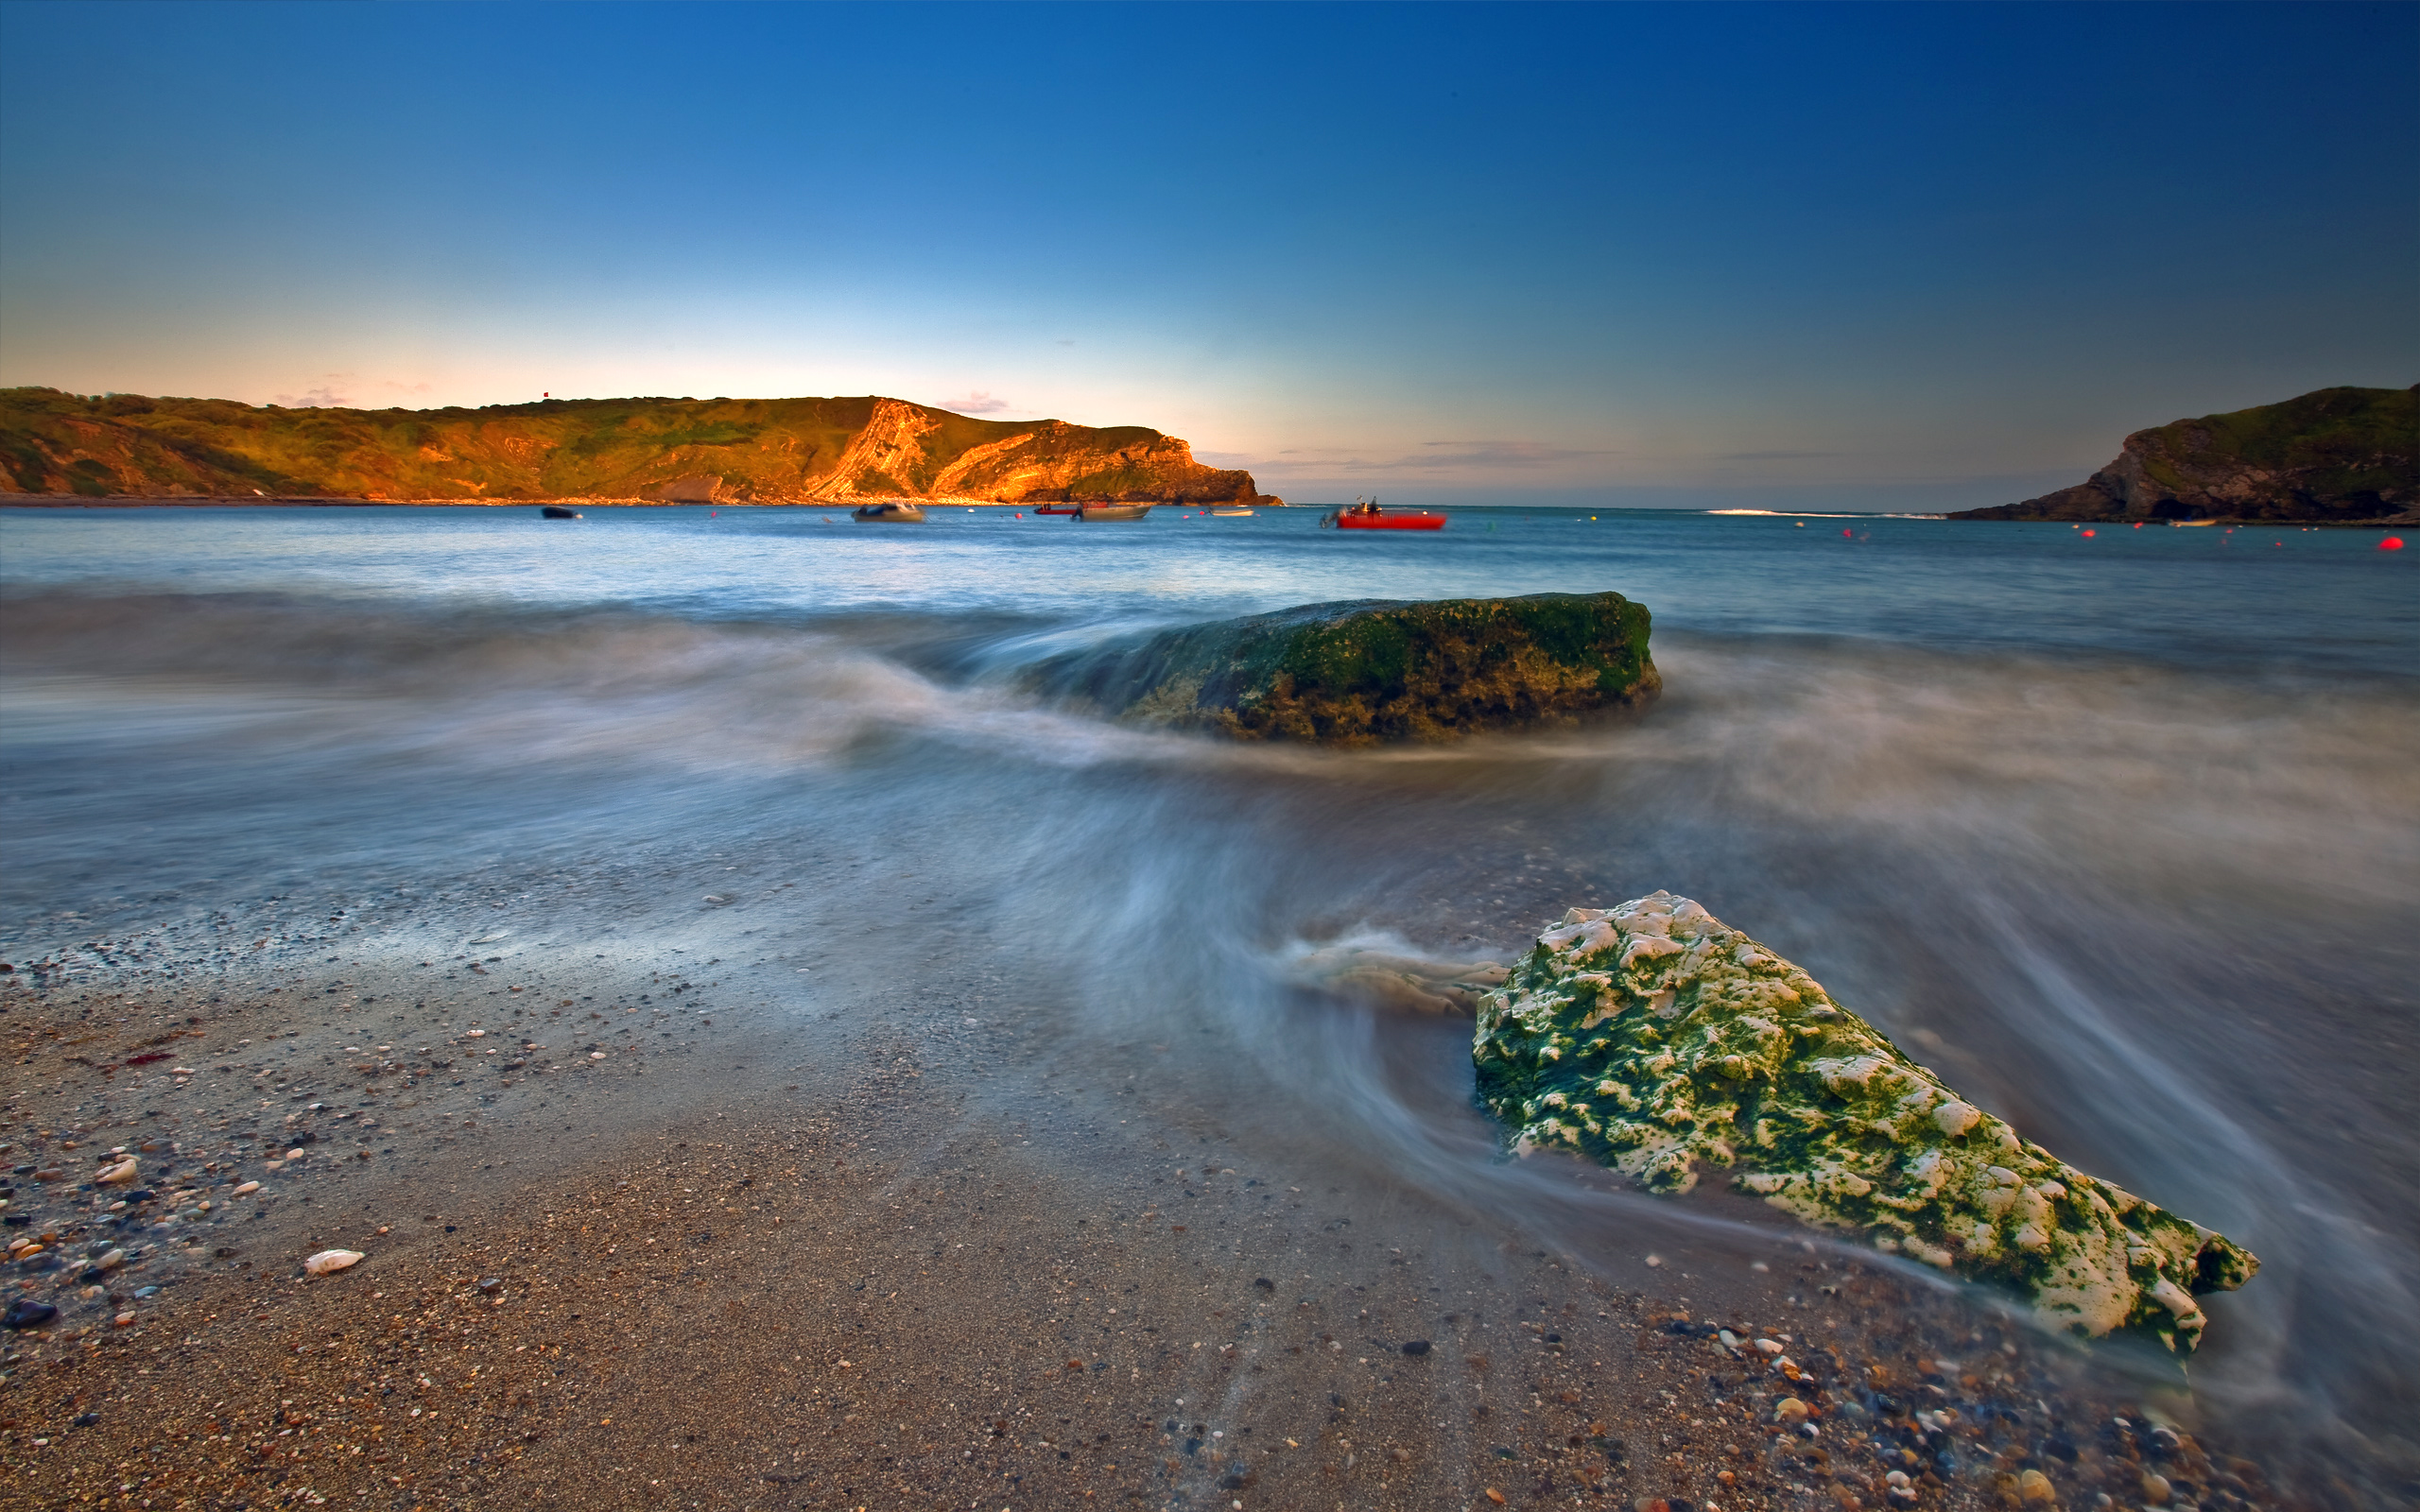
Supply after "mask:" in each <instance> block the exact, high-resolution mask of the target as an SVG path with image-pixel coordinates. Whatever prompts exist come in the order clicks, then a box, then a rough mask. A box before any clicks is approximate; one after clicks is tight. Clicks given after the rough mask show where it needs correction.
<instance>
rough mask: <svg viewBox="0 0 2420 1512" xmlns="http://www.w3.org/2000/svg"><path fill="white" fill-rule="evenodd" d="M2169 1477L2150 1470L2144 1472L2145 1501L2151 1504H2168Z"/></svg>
mask: <svg viewBox="0 0 2420 1512" xmlns="http://www.w3.org/2000/svg"><path fill="white" fill-rule="evenodd" d="M2169 1489H2170V1487H2169V1484H2168V1477H2167V1476H2165V1475H2156V1474H2153V1473H2152V1471H2150V1470H2145V1471H2144V1472H2143V1501H2144V1503H2146V1504H2148V1505H2151V1506H2166V1505H2167V1504H2168V1498H2169Z"/></svg>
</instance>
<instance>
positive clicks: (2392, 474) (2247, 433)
mask: <svg viewBox="0 0 2420 1512" xmlns="http://www.w3.org/2000/svg"><path fill="white" fill-rule="evenodd" d="M2416 513H2420V386H2414V387H2411V388H2321V389H2317V390H2315V391H2313V392H2311V393H2308V394H2305V395H2303V396H2302V397H2301V398H2299V399H2290V400H2287V401H2286V402H2285V403H2284V404H2262V405H2260V406H2258V407H2256V408H2254V409H2238V410H2235V411H2233V412H2232V413H2229V414H2224V415H2204V416H2203V417H2202V418H2201V419H2200V420H2180V421H2175V422H2174V423H2172V424H2168V425H2162V426H2160V427H2158V428H2157V429H2156V430H2148V431H2136V432H2135V434H2134V435H2132V436H2129V437H2127V438H2126V445H2125V448H2124V450H2122V451H2121V452H2119V453H2118V460H2116V461H2114V462H2112V463H2110V464H2109V465H2108V466H2107V467H2105V468H2102V469H2101V470H2100V472H2095V473H2094V474H2093V475H2092V476H2091V477H2090V478H2088V479H2086V480H2085V481H2083V482H2082V483H2079V484H2077V485H2076V486H2075V487H2074V488H2071V489H2061V490H2059V491H2058V492H2056V493H2046V494H2044V495H2043V496H2042V497H2040V498H2038V499H2027V500H2025V501H2024V502H2022V503H2019V504H2003V505H1999V506H1997V507H1993V508H1989V509H1968V510H1966V511H1964V512H1963V513H1961V514H1954V515H1951V516H1950V517H1949V518H1951V519H1952V520H2095V521H2112V522H2118V523H2123V522H2126V521H2133V520H2244V521H2252V520H2258V521H2275V522H2300V523H2302V524H2350V523H2355V522H2359V521H2377V522H2380V523H2383V522H2386V521H2389V520H2398V519H2410V518H2412V517H2413V516H2414V515H2415V514H2416Z"/></svg>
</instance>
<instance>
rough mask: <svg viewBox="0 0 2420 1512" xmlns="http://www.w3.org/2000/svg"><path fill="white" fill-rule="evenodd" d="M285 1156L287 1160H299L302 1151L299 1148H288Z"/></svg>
mask: <svg viewBox="0 0 2420 1512" xmlns="http://www.w3.org/2000/svg"><path fill="white" fill-rule="evenodd" d="M285 1158H286V1159H287V1160H301V1159H302V1151H301V1150H300V1149H292V1150H288V1151H286V1152H285Z"/></svg>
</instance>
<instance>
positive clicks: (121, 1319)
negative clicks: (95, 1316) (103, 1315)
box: [110, 1313, 134, 1329]
mask: <svg viewBox="0 0 2420 1512" xmlns="http://www.w3.org/2000/svg"><path fill="white" fill-rule="evenodd" d="M110 1326H111V1327H112V1328H121V1329H130V1328H132V1327H134V1314H131V1313H120V1314H118V1315H117V1316H115V1317H113V1318H112V1319H110Z"/></svg>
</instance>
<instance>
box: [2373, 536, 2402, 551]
mask: <svg viewBox="0 0 2420 1512" xmlns="http://www.w3.org/2000/svg"><path fill="white" fill-rule="evenodd" d="M2402 549H2403V538H2402V537H2401V536H2389V537H2387V538H2386V539H2385V540H2384V541H2379V542H2378V550H2380V551H2401V550H2402Z"/></svg>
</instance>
